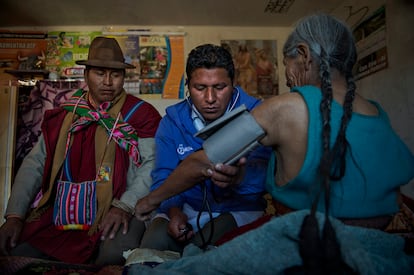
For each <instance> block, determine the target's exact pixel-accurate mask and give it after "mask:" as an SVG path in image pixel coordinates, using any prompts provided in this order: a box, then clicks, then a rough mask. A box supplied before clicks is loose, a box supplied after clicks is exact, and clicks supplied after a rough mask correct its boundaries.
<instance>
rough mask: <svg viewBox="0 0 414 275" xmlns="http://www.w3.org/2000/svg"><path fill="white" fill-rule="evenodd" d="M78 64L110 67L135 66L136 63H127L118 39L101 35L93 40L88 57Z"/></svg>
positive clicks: (124, 67) (126, 67)
mask: <svg viewBox="0 0 414 275" xmlns="http://www.w3.org/2000/svg"><path fill="white" fill-rule="evenodd" d="M76 64H78V65H86V66H94V67H102V68H110V69H132V68H135V66H134V65H131V64H128V63H125V58H124V54H123V53H122V50H121V47H120V46H119V44H118V42H117V41H116V39H114V38H108V37H101V36H99V37H96V38H95V39H94V40H93V41H92V43H91V46H90V47H89V53H88V59H87V60H78V61H76Z"/></svg>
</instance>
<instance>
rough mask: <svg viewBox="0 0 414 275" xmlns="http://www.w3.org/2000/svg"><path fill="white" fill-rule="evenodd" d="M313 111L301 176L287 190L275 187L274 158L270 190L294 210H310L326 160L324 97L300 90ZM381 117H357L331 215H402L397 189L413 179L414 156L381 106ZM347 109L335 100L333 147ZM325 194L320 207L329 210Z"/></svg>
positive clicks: (333, 191) (349, 132)
mask: <svg viewBox="0 0 414 275" xmlns="http://www.w3.org/2000/svg"><path fill="white" fill-rule="evenodd" d="M292 92H297V93H300V94H301V95H302V97H303V99H304V100H305V102H306V105H307V107H308V112H309V126H308V144H307V152H306V156H305V161H304V163H303V166H302V168H301V169H300V172H299V174H298V176H297V177H296V178H294V179H293V180H292V181H290V182H288V183H287V184H285V185H284V186H282V187H278V186H276V185H275V177H274V171H275V165H276V163H275V162H276V159H275V158H276V157H275V155H274V154H272V157H271V158H270V160H269V166H268V170H267V182H266V188H267V190H268V192H269V193H270V194H271V195H272V197H273V198H274V199H275V200H277V201H279V202H281V203H283V204H285V205H286V206H288V207H290V208H292V209H309V208H310V207H311V205H312V202H313V199H314V197H315V193H316V191H317V190H318V186H319V179H318V167H319V162H320V159H321V156H322V141H321V137H322V117H321V112H320V110H319V104H320V101H321V99H322V93H321V91H320V89H319V88H317V87H313V86H303V87H296V88H294V89H293V90H292ZM371 102H372V103H373V104H375V106H376V107H377V108H378V111H379V114H378V116H366V115H362V114H357V113H353V114H352V117H351V120H350V122H349V125H348V128H347V132H346V138H347V141H348V143H349V147H348V150H347V155H346V170H345V175H344V177H343V178H342V179H340V180H339V181H331V205H330V214H331V215H332V216H334V217H338V218H367V217H374V216H379V215H387V214H393V213H395V212H397V211H398V204H397V191H398V190H399V187H400V186H401V185H404V184H406V183H408V182H409V181H410V180H411V179H412V178H413V177H414V156H413V154H412V153H411V152H410V150H409V149H408V148H407V146H406V145H405V144H404V143H403V142H402V141H401V139H400V138H399V137H398V136H397V134H396V133H395V132H394V130H393V129H392V127H391V125H390V122H389V119H388V116H387V114H386V113H385V112H384V110H383V109H382V108H381V107H380V105H379V104H378V103H376V102H373V101H371ZM342 113H343V110H342V106H341V105H339V104H338V103H337V102H335V101H333V102H332V112H331V145H332V144H333V142H334V140H335V139H336V136H337V133H338V130H339V126H340V120H341V117H342ZM324 208H325V207H324V202H323V196H322V197H321V199H320V201H319V205H318V210H319V211H324Z"/></svg>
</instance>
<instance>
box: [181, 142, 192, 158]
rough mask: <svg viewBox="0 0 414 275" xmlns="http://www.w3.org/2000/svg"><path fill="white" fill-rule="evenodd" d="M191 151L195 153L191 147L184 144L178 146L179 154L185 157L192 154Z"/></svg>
mask: <svg viewBox="0 0 414 275" xmlns="http://www.w3.org/2000/svg"><path fill="white" fill-rule="evenodd" d="M190 151H194V149H193V147H191V146H187V147H184V145H182V144H180V145H178V148H177V153H178V154H179V155H184V154H185V153H186V152H190Z"/></svg>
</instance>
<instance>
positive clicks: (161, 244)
mask: <svg viewBox="0 0 414 275" xmlns="http://www.w3.org/2000/svg"><path fill="white" fill-rule="evenodd" d="M168 223H169V221H168V220H166V219H164V218H155V219H154V220H153V221H152V222H151V224H150V226H149V227H148V228H147V230H146V231H145V234H144V236H143V237H142V241H141V245H140V248H150V249H157V250H160V251H163V250H173V251H177V249H179V247H176V245H175V240H174V239H173V238H172V237H171V236H170V235H168V233H167V230H168ZM179 250H181V249H179Z"/></svg>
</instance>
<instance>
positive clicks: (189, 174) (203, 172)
mask: <svg viewBox="0 0 414 275" xmlns="http://www.w3.org/2000/svg"><path fill="white" fill-rule="evenodd" d="M213 169H214V167H213V165H212V164H211V163H210V161H209V160H208V158H207V155H206V154H205V153H204V151H203V150H200V151H197V152H194V153H192V154H190V155H189V156H188V157H187V158H185V159H184V160H183V161H182V162H181V163H180V164H179V165H178V166H177V167H176V168H175V169H174V171H173V172H172V173H171V174H170V175H169V176H168V178H167V179H166V180H165V181H164V183H163V184H162V185H161V186H159V187H158V188H157V189H155V190H153V191H152V192H151V193H149V194H148V195H147V196H146V197H143V198H142V199H140V200H138V202H137V204H136V205H135V216H136V217H137V218H138V219H139V220H141V221H144V220H148V219H150V217H151V216H150V214H151V211H153V210H155V209H156V208H157V207H158V206H159V205H160V204H161V202H163V201H164V200H166V199H168V198H171V197H173V196H175V195H177V194H179V193H181V192H184V191H185V190H187V189H189V188H191V187H193V186H194V185H196V184H198V183H199V182H201V181H203V180H205V179H207V178H209V177H210V176H211V175H212V174H213V173H214V172H213ZM223 169H224V168H223ZM225 169H228V168H225ZM233 169H234V168H233ZM236 170H237V169H236ZM217 174H219V172H217ZM217 177H218V179H217V180H219V179H220V177H223V176H222V175H217ZM225 177H226V176H225ZM221 179H222V180H223V178H221Z"/></svg>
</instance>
